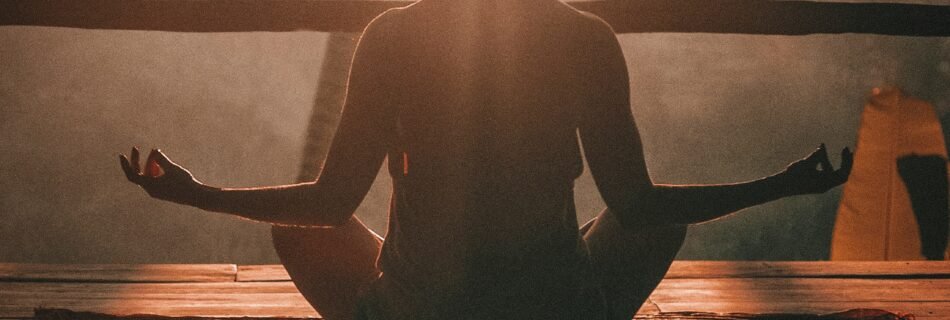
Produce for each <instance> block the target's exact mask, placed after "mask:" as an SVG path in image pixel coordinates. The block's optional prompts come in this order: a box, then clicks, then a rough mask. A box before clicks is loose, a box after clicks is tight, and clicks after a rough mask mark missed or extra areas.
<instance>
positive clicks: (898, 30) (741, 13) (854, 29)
mask: <svg viewBox="0 0 950 320" xmlns="http://www.w3.org/2000/svg"><path fill="white" fill-rule="evenodd" d="M411 3H412V1H387V0H358V1H343V0H317V1H314V0H229V1H216V0H0V26H46V27H68V28H82V29H109V30H146V31H172V32H254V31H269V32H285V31H297V30H309V31H323V32H360V31H362V30H363V28H364V27H365V26H366V25H367V24H368V23H369V21H371V20H372V19H373V18H374V17H376V16H377V15H378V14H380V13H382V12H383V11H385V10H387V9H390V8H395V7H402V6H406V5H409V4H411ZM568 4H570V5H572V6H574V7H575V8H577V9H579V10H583V11H589V12H591V13H594V14H596V15H598V16H600V17H602V18H603V19H604V20H605V21H607V22H608V23H609V24H610V25H611V26H612V27H613V28H614V31H615V32H617V33H649V32H677V33H680V32H683V33H732V34H759V35H808V34H841V33H862V34H881V35H901V36H939V37H945V36H950V23H947V21H950V6H938V5H920V4H895V3H832V2H812V1H764V0H680V1H664V0H640V1H635V0H629V1H619V0H616V1H611V0H596V1H573V2H568Z"/></svg>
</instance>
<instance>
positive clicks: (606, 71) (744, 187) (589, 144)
mask: <svg viewBox="0 0 950 320" xmlns="http://www.w3.org/2000/svg"><path fill="white" fill-rule="evenodd" d="M601 31H606V32H601V34H602V36H599V37H595V39H599V41H596V42H595V43H594V45H592V46H591V48H592V50H591V51H592V55H591V56H592V57H593V59H591V60H590V62H589V63H590V66H591V67H592V68H593V69H592V70H591V74H595V75H598V78H599V79H601V80H599V81H592V82H591V84H590V87H589V88H590V91H591V92H592V93H591V97H592V98H591V101H592V102H593V105H591V106H590V107H591V109H592V110H591V112H586V113H584V115H583V116H581V117H580V119H579V120H578V121H579V124H578V128H579V133H580V137H581V140H582V142H583V147H584V154H585V156H586V158H587V162H588V165H589V167H590V170H591V173H592V175H593V177H594V180H595V182H596V184H597V187H598V189H599V190H600V193H601V195H602V196H603V198H604V200H605V202H606V203H607V206H608V207H609V208H610V209H611V210H612V211H613V212H615V213H617V216H618V218H619V219H620V220H621V222H623V223H624V224H625V225H635V224H690V223H697V222H703V221H708V220H712V219H716V218H719V217H722V216H724V215H727V214H729V213H732V212H735V211H738V210H741V209H744V208H747V207H750V206H754V205H758V204H762V203H765V202H769V201H772V200H776V199H779V198H782V197H786V196H792V195H798V194H806V193H821V192H824V191H827V190H828V189H831V188H833V187H835V186H837V185H839V184H841V183H844V181H845V180H846V179H847V175H848V172H849V171H850V167H851V159H852V154H851V152H850V150H848V149H844V150H842V165H841V169H839V170H834V169H833V168H832V166H831V164H830V163H829V161H828V156H827V151H826V150H825V147H824V145H822V146H821V147H820V148H819V149H818V150H816V151H815V152H814V153H812V154H811V155H809V156H808V157H806V158H804V159H802V160H799V161H797V162H794V163H792V164H791V165H789V166H788V167H787V168H786V169H785V170H783V171H781V172H779V173H777V174H775V175H772V176H768V177H765V178H761V179H757V180H754V181H748V182H742V183H733V184H720V185H662V184H654V183H653V182H652V181H651V179H650V176H649V174H648V172H647V168H646V163H645V161H644V156H643V147H642V144H641V142H640V135H639V132H638V130H637V128H636V124H635V122H634V118H633V114H632V113H631V111H630V92H629V91H630V89H629V86H630V85H629V79H628V75H627V68H626V63H625V61H624V57H623V53H622V51H621V49H620V46H619V43H618V42H617V39H616V37H615V36H614V35H613V34H612V33H609V29H607V28H604V29H603V30H601ZM819 167H820V169H818V168H819Z"/></svg>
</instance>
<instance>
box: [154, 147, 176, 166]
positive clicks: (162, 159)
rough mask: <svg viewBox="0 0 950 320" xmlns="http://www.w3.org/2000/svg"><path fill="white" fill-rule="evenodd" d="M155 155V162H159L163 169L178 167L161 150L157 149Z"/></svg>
mask: <svg viewBox="0 0 950 320" xmlns="http://www.w3.org/2000/svg"><path fill="white" fill-rule="evenodd" d="M153 153H155V160H156V161H158V163H159V164H161V165H162V167H164V168H170V167H177V166H178V165H177V164H175V163H174V162H172V161H171V159H168V156H166V155H165V153H164V152H162V150H161V149H155V150H154V151H153Z"/></svg>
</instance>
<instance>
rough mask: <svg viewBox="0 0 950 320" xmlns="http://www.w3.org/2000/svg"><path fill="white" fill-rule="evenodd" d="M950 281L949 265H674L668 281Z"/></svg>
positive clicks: (845, 263)
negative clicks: (707, 279) (876, 279)
mask: <svg viewBox="0 0 950 320" xmlns="http://www.w3.org/2000/svg"><path fill="white" fill-rule="evenodd" d="M783 277H784V278H950V263H948V262H947V261H897V262H895V261H835V262H831V261H781V262H775V261H674V262H673V265H672V266H671V267H670V271H669V272H668V273H667V274H666V278H668V279H694V278H697V279H698V278H783Z"/></svg>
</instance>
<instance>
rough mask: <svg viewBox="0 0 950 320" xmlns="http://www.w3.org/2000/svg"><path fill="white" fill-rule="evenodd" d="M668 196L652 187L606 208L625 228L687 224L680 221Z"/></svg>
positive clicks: (629, 195) (638, 191)
mask: <svg viewBox="0 0 950 320" xmlns="http://www.w3.org/2000/svg"><path fill="white" fill-rule="evenodd" d="M668 196H669V194H668V193H667V192H665V190H663V188H662V187H658V186H652V187H650V188H642V189H639V190H636V191H634V192H631V193H630V194H628V195H627V197H625V198H623V200H621V201H614V202H613V203H611V204H608V207H609V208H610V209H611V210H612V211H614V212H615V215H616V217H617V220H618V221H619V222H620V223H621V224H622V225H623V226H624V227H627V228H630V227H644V226H665V225H680V224H688V222H685V221H682V219H680V217H679V216H680V214H679V212H678V208H676V203H675V201H674V200H673V199H670V198H669V197H668Z"/></svg>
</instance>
